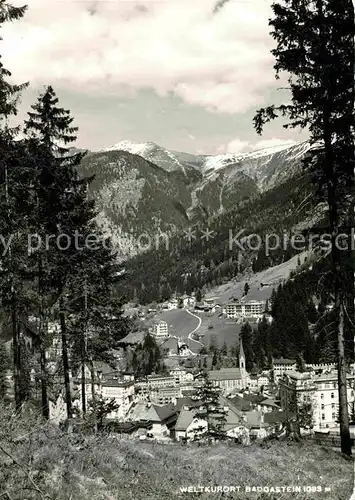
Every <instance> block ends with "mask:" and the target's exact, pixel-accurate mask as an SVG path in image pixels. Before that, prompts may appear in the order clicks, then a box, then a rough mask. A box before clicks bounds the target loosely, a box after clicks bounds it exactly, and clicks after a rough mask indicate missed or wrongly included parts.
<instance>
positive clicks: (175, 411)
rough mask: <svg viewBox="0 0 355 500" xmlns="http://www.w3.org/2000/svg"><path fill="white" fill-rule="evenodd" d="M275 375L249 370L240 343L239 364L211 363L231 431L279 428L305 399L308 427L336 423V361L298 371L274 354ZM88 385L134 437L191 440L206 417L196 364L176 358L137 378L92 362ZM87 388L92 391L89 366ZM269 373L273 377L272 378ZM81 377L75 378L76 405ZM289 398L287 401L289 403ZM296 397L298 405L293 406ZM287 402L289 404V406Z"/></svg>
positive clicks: (244, 436)
mask: <svg viewBox="0 0 355 500" xmlns="http://www.w3.org/2000/svg"><path fill="white" fill-rule="evenodd" d="M273 366H274V370H273V376H272V377H271V376H270V375H271V374H270V373H268V372H266V371H265V372H263V373H261V374H259V375H258V376H254V377H256V378H257V379H255V378H253V376H252V375H251V374H249V373H248V372H247V371H246V368H245V355H244V351H243V346H242V344H241V346H240V352H239V367H238V368H236V367H235V368H221V369H220V370H210V371H209V372H208V378H209V380H210V381H212V382H213V384H214V385H215V386H218V387H219V389H220V391H219V394H220V395H219V406H220V407H221V408H223V411H224V412H225V414H226V422H225V429H224V430H225V432H226V434H227V436H228V437H229V438H231V439H238V440H242V441H243V440H244V441H248V440H251V439H263V438H265V437H267V436H269V435H270V434H275V433H282V432H283V431H284V427H285V424H286V422H287V420H288V419H290V418H291V417H292V416H294V414H295V408H297V406H298V407H300V406H302V405H303V404H304V403H305V402H309V403H311V408H312V420H313V422H312V426H313V428H314V430H322V429H329V430H336V429H337V428H338V422H337V419H338V385H337V384H338V382H337V373H336V370H335V367H334V365H306V367H305V371H303V372H300V371H297V364H296V361H295V360H289V359H275V360H274V365H273ZM95 369H96V372H95V373H96V380H95V387H94V390H95V391H96V394H98V395H99V396H101V397H102V398H103V399H105V400H110V399H114V400H115V402H116V403H117V405H118V409H117V410H115V411H114V412H112V413H111V414H109V415H108V416H107V424H108V425H110V426H112V428H113V429H114V430H115V431H116V432H120V433H124V434H127V435H129V436H132V437H140V438H141V439H145V438H155V439H157V440H168V441H169V440H177V441H189V440H193V439H194V438H195V436H196V432H197V429H199V430H200V431H201V429H202V430H203V428H204V427H206V426H207V422H204V421H203V419H201V417H200V416H199V408H200V407H201V405H202V402H201V401H199V400H197V399H196V396H195V394H196V387H197V386H198V384H199V383H200V375H201V371H200V370H198V369H196V370H189V369H187V368H185V367H183V366H179V365H176V366H175V367H174V368H172V369H171V370H170V372H169V373H167V374H164V375H162V374H160V375H155V374H152V375H149V376H148V377H146V378H145V379H144V380H135V379H134V377H133V375H131V374H128V373H122V372H118V371H116V370H113V369H112V368H111V367H109V366H107V365H104V364H102V363H100V364H97V365H96V367H95ZM86 375H87V387H86V395H87V398H88V400H89V399H90V397H91V394H92V386H91V383H90V373H89V371H88V372H87V374H86ZM271 378H272V380H273V382H272V383H271ZM347 380H348V403H349V412H351V411H353V407H354V382H355V367H354V366H352V367H351V369H350V370H349V373H348V379H347ZM79 385H80V381H77V388H78V391H77V396H78V397H77V399H76V405H77V407H78V409H80V407H81V401H80V390H79ZM290 403H292V406H291V404H290ZM60 405H61V406H62V409H63V411H62V413H63V415H62V417H63V418H64V417H65V405H64V401H63V400H62V399H60V398H58V401H57V403H56V405H52V410H51V411H52V414H53V418H55V419H58V418H60V411H59V410H58V408H59V407H60ZM295 405H296V406H295ZM291 408H292V409H291Z"/></svg>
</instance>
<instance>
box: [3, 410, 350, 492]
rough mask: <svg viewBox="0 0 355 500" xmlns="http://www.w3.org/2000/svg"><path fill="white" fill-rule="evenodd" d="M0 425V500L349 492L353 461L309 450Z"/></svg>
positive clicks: (9, 422)
mask: <svg viewBox="0 0 355 500" xmlns="http://www.w3.org/2000/svg"><path fill="white" fill-rule="evenodd" d="M0 424H1V427H0V498H1V499H2V498H4V499H11V500H15V499H16V500H17V499H19V500H20V499H22V500H23V499H37V498H39V499H40V498H43V499H44V498H49V499H56V500H101V499H102V500H103V499H106V500H121V499H122V500H131V499H132V500H158V499H159V500H165V499H166V500H170V499H172V500H173V499H178V498H181V499H184V498H189V499H194V498H199V499H211V498H216V499H220V498H239V499H253V498H254V499H259V500H261V499H263V500H264V499H265V500H266V499H276V498H277V499H288V498H298V499H312V500H313V499H315V498H319V499H323V498H326V499H329V500H331V499H337V500H349V498H350V497H351V494H352V490H353V484H354V481H353V474H354V468H353V465H354V463H353V461H352V460H349V459H346V458H344V457H343V456H341V454H340V453H338V452H336V451H332V450H330V449H325V448H322V447H320V446H317V445H314V444H308V443H303V444H291V445H288V444H287V443H285V442H284V443H278V442H273V443H268V444H267V445H266V446H261V445H258V444H255V445H252V446H250V447H239V446H238V447H237V446H228V445H224V444H218V445H215V446H211V447H205V446H201V447H192V446H187V447H183V446H180V445H159V444H153V443H141V442H137V441H134V440H129V439H120V438H117V436H98V437H95V436H86V437H85V436H79V435H70V434H67V433H65V432H61V431H60V430H59V429H57V428H56V427H54V426H51V425H50V424H46V425H43V424H42V423H40V422H38V421H37V422H33V421H30V420H28V421H25V423H24V422H23V421H20V420H19V419H18V418H13V419H12V420H7V421H4V420H1V421H0ZM4 430H5V431H6V432H4ZM14 431H16V432H14ZM188 486H190V487H201V486H202V487H210V486H222V487H230V486H235V487H237V486H240V491H239V492H237V491H235V492H231V491H229V492H228V493H227V492H225V493H221V492H215V493H211V492H208V491H206V492H201V493H197V492H195V493H193V492H191V493H187V492H186V493H184V492H182V491H181V488H183V487H188ZM248 486H249V487H252V486H256V487H257V486H259V487H260V486H263V487H265V486H274V487H276V486H301V488H303V487H304V486H321V487H322V492H319V493H314V492H309V493H306V492H301V493H295V494H292V493H291V492H284V493H276V494H266V493H261V492H250V491H246V490H245V488H246V487H248ZM324 488H330V491H327V492H325V491H324Z"/></svg>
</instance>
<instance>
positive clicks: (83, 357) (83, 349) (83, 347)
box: [80, 280, 88, 415]
mask: <svg viewBox="0 0 355 500" xmlns="http://www.w3.org/2000/svg"><path fill="white" fill-rule="evenodd" d="M84 286H85V288H84V308H85V325H84V331H83V333H82V335H81V346H80V351H81V400H82V403H81V406H82V412H83V415H85V413H86V380H85V363H86V358H87V352H86V351H87V348H86V341H87V338H86V335H87V325H88V290H87V281H86V280H85V285H84Z"/></svg>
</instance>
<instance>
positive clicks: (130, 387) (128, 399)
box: [99, 378, 135, 420]
mask: <svg viewBox="0 0 355 500" xmlns="http://www.w3.org/2000/svg"><path fill="white" fill-rule="evenodd" d="M134 394H135V384H134V380H133V379H132V378H131V379H124V378H122V379H111V380H103V381H102V382H101V384H100V390H99V395H100V396H101V397H102V398H103V399H105V400H109V401H110V400H112V399H114V401H115V403H117V405H118V409H117V410H116V411H114V412H112V413H110V415H108V418H117V419H119V420H121V419H124V417H125V416H126V414H127V412H128V410H129V408H130V406H131V404H132V402H133V400H134Z"/></svg>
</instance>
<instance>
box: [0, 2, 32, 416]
mask: <svg viewBox="0 0 355 500" xmlns="http://www.w3.org/2000/svg"><path fill="white" fill-rule="evenodd" d="M25 11H26V7H14V6H13V5H11V4H9V3H8V2H6V1H5V0H1V1H0V28H1V26H2V25H3V24H4V23H6V22H12V21H16V20H18V19H21V18H22V17H23V15H24V14H25ZM0 40H2V38H1V37H0ZM10 78H11V73H10V72H9V71H8V70H7V69H6V68H5V67H4V65H3V64H2V62H1V55H0V230H1V235H2V237H3V238H5V239H7V241H9V239H8V238H10V237H11V235H15V234H16V233H18V234H19V230H20V227H21V225H22V224H20V223H19V218H18V217H17V208H18V206H19V205H18V203H17V198H16V195H17V190H16V188H17V187H18V183H17V182H15V179H14V177H15V178H16V180H17V179H18V170H19V169H17V168H16V166H19V165H18V159H19V155H18V150H19V149H20V147H19V145H18V144H16V143H15V142H14V138H15V136H16V132H17V130H18V129H11V128H10V127H9V124H8V119H9V118H10V117H11V116H12V115H15V114H16V113H17V102H18V98H19V96H20V93H21V91H22V90H23V89H24V88H26V86H27V84H22V85H15V84H13V83H10V81H9V80H10ZM13 174H15V175H13ZM14 193H15V196H13V195H14ZM20 222H22V221H20ZM19 248H21V247H17V249H16V250H18V249H19ZM22 248H23V247H22ZM14 250H15V249H14V248H13V246H12V244H11V245H10V248H9V251H8V253H7V255H5V256H3V257H2V259H1V262H0V264H1V278H0V279H1V292H2V306H3V307H4V308H5V309H6V310H7V311H9V315H10V318H11V324H12V336H13V347H14V349H13V372H14V377H13V378H14V392H15V404H16V409H17V410H18V411H19V410H20V409H21V405H22V401H21V394H20V391H19V374H20V369H21V366H20V346H19V325H18V312H19V300H18V299H19V297H18V290H17V286H16V285H17V281H18V273H17V270H18V267H19V266H18V262H17V252H15V251H14ZM20 254H21V252H20Z"/></svg>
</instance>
